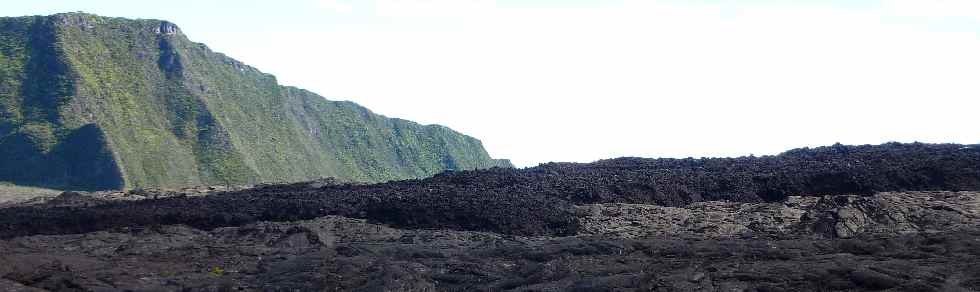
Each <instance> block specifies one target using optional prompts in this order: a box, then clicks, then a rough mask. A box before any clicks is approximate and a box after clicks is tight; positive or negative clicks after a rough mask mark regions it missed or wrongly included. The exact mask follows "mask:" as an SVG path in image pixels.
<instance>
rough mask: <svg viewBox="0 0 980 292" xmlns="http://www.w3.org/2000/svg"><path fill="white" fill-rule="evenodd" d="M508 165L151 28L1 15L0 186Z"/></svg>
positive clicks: (126, 184)
mask: <svg viewBox="0 0 980 292" xmlns="http://www.w3.org/2000/svg"><path fill="white" fill-rule="evenodd" d="M493 166H509V163H508V162H506V161H503V160H494V159H491V158H490V156H489V155H488V154H487V152H486V151H485V150H484V149H483V147H482V144H481V143H480V141H479V140H477V139H474V138H472V137H468V136H465V135H462V134H459V133H457V132H454V131H452V130H450V129H448V128H445V127H442V126H437V125H428V126H423V125H419V124H416V123H413V122H410V121H405V120H400V119H390V118H386V117H384V116H380V115H377V114H374V113H372V112H371V111H370V110H368V109H366V108H363V107H361V106H358V105H356V104H354V103H351V102H336V101H328V100H326V99H324V98H323V97H321V96H318V95H316V94H314V93H311V92H308V91H305V90H301V89H297V88H291V87H284V86H280V85H278V83H277V82H276V79H275V77H274V76H272V75H269V74H264V73H262V72H260V71H258V70H257V69H255V68H252V67H250V66H247V65H245V64H243V63H241V62H239V61H236V60H234V59H231V58H229V57H227V56H225V55H223V54H220V53H216V52H212V51H211V50H210V49H208V47H207V46H205V45H203V44H199V43H194V42H191V41H190V40H188V39H187V38H186V36H184V35H183V34H182V33H181V31H180V30H179V29H178V27H177V26H176V25H174V24H172V23H169V22H166V21H159V20H129V19H122V18H107V17H100V16H95V15H89V14H82V13H67V14H57V15H53V16H34V17H17V18H0V181H12V182H15V183H18V184H24V185H37V186H48V187H59V188H69V189H83V190H86V189H113V188H130V187H151V186H152V187H169V186H182V185H200V184H246V183H256V182H268V181H299V180H308V179H315V178H319V177H337V178H340V179H348V180H355V181H368V182H374V181H386V180H392V179H404V178H415V177H425V176H429V175H432V174H435V173H438V172H441V171H443V170H446V169H475V168H488V167H493Z"/></svg>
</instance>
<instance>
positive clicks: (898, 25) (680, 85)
mask: <svg viewBox="0 0 980 292" xmlns="http://www.w3.org/2000/svg"><path fill="white" fill-rule="evenodd" d="M50 2H56V3H61V4H62V5H64V7H63V9H61V10H62V11H69V10H72V11H73V10H85V11H87V12H93V13H99V14H106V15H110V16H125V17H145V18H150V17H152V18H165V19H170V20H172V21H174V22H176V23H177V24H178V25H180V26H181V28H182V29H183V31H184V32H185V33H186V34H188V35H189V36H190V37H191V38H192V39H193V40H195V41H198V42H203V43H206V44H208V45H209V46H210V47H212V48H213V49H215V50H217V51H221V52H225V53H227V54H229V55H230V56H232V57H235V58H236V59H239V60H241V61H243V62H245V63H248V64H251V65H253V66H255V67H257V68H259V69H260V70H263V71H265V72H269V73H272V74H275V75H276V76H277V77H278V78H279V81H280V83H284V84H287V85H295V86H298V87H302V88H306V89H310V90H312V91H314V92H317V93H320V94H321V95H324V96H326V97H328V98H330V99H334V100H352V101H355V102H357V103H360V104H362V105H364V106H366V107H368V108H370V109H372V110H373V111H375V112H377V113H380V114H384V115H387V116H390V117H399V118H405V119H409V120H414V121H417V122H420V123H426V124H427V123H438V124H442V125H446V126H449V127H451V128H453V129H455V130H457V131H460V132H463V133H465V134H468V135H471V136H474V137H477V138H479V139H480V140H482V141H483V143H484V145H485V146H486V147H487V150H488V151H489V152H490V154H491V155H492V156H494V157H496V158H509V159H511V160H512V161H513V162H514V163H515V164H517V165H518V166H530V165H536V164H537V163H541V162H548V161H579V162H588V161H593V160H596V159H602V158H612V157H618V156H642V157H688V156H693V157H701V156H737V155H748V154H755V155H762V154H775V153H778V152H781V151H783V150H787V149H790V148H796V147H803V146H819V145H829V144H833V143H835V142H841V143H844V144H865V143H872V144H877V143H882V142H888V141H902V142H912V141H923V142H958V143H978V142H980V130H978V129H977V126H978V125H980V118H978V108H980V107H978V102H976V100H978V98H980V1H974V0H947V1H928V0H907V1H871V0H868V1H861V0H854V1H775V0H771V1H763V0H757V1H734V0H732V1H724V0H722V1H641V0H635V1H633V0H625V1H585V0H579V1H558V0H551V1H543V0H526V1H503V0H500V1H492V0H486V1H484V0H402V1H398V0H373V1H370V0H369V1H344V0H297V1H291V2H285V1H283V2H282V3H278V4H271V3H272V2H275V1H255V2H249V1H239V2H233V3H243V4H240V5H237V6H236V5H234V4H226V5H228V6H229V7H227V8H224V10H223V11H221V12H214V13H210V14H203V13H202V12H198V14H185V13H182V12H180V11H187V8H188V7H183V8H184V9H183V10H176V9H175V10H174V13H175V14H174V15H159V14H162V13H166V12H159V11H160V10H159V9H157V10H152V11H153V12H151V10H147V9H146V8H142V7H133V6H126V5H123V4H121V5H122V6H119V5H116V6H112V7H108V6H110V5H105V4H107V3H108V2H112V1H94V2H95V3H101V4H103V5H94V6H85V5H81V4H75V3H70V2H69V1H58V0H51V1H50ZM198 2H200V1H198ZM148 3H149V2H148ZM153 3H158V2H153ZM188 3H194V2H188ZM207 3H208V4H201V5H209V4H211V3H213V2H207ZM226 3H228V2H226ZM172 5H179V4H173V3H172ZM269 5H275V7H271V6H269ZM144 6H146V5H145V4H144ZM212 6H213V5H212ZM201 9H202V10H205V11H207V9H206V7H204V8H201ZM18 12H20V11H18ZM47 12H48V11H35V10H26V11H25V12H21V13H20V14H47ZM236 13H238V14H239V15H238V16H236ZM207 17H211V18H207ZM214 18H217V19H214Z"/></svg>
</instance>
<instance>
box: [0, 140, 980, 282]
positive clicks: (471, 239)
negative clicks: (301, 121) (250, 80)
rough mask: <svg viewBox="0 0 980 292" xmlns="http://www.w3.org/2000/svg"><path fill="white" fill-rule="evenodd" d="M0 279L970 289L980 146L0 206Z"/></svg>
mask: <svg viewBox="0 0 980 292" xmlns="http://www.w3.org/2000/svg"><path fill="white" fill-rule="evenodd" d="M0 222H3V224H2V225H0V238H2V239H0V262H2V263H3V264H2V265H0V290H4V291H35V290H39V289H44V290H55V291H114V290H171V291H172V290H177V291H180V290H211V291H236V290H246V291H267V290H288V291H311V290H329V291H336V290H343V291H830V290H841V291H864V290H884V291H977V290H980V147H978V146H976V145H955V144H920V143H915V144H899V143H890V144H884V145H877V146H870V145H866V146H844V145H834V146H829V147H819V148H813V149H809V148H804V149H795V150H790V151H787V152H785V153H782V154H779V155H775V156H762V157H741V158H702V159H693V158H691V159H642V158H618V159H611V160H603V161H598V162H594V163H588V164H576V163H549V164H542V165H540V166H537V167H532V168H526V169H510V168H492V169H487V170H475V171H456V172H444V173H441V174H439V175H436V176H434V177H431V178H427V179H416V180H403V181H392V182H387V183H380V184H350V183H339V182H336V181H333V180H329V179H325V180H320V181H314V182H306V183H295V184H271V185H258V186H254V187H250V188H242V189H239V188H223V187H202V188H188V189H182V190H163V189H146V190H144V189H137V190H130V191H119V192H92V193H78V192H65V193H61V194H60V195H57V196H50V197H41V198H36V199H33V200H19V201H11V202H6V203H0Z"/></svg>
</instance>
